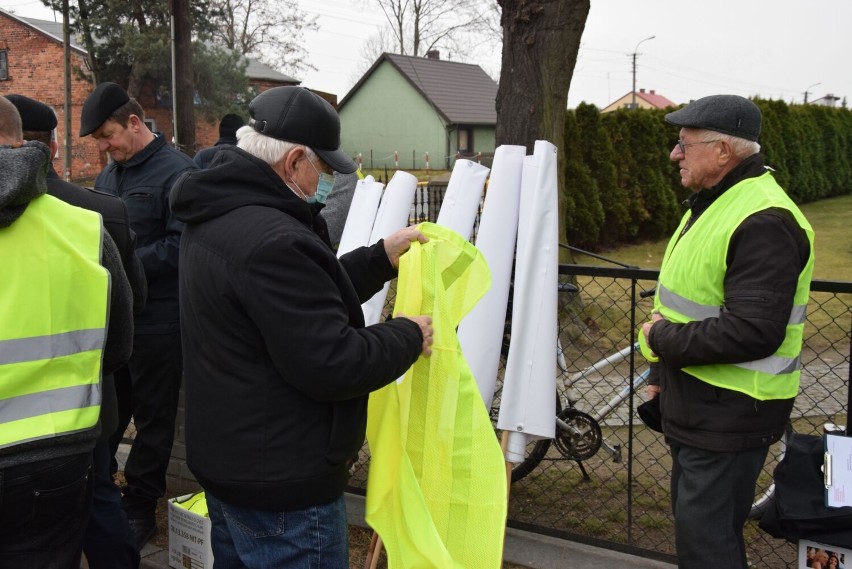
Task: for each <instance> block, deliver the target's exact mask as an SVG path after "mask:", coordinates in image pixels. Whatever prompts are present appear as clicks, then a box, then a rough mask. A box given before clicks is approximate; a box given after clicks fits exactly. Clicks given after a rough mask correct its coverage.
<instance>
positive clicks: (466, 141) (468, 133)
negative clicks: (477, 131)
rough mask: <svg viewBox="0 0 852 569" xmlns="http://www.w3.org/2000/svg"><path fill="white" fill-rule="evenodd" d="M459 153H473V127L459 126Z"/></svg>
mask: <svg viewBox="0 0 852 569" xmlns="http://www.w3.org/2000/svg"><path fill="white" fill-rule="evenodd" d="M458 148H459V153H461V154H472V153H473V129H472V128H469V127H468V128H462V127H459V146H458Z"/></svg>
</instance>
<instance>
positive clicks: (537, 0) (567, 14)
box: [496, 0, 590, 241]
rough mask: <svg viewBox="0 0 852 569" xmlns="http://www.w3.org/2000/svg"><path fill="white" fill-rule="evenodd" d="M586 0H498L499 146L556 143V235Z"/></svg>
mask: <svg viewBox="0 0 852 569" xmlns="http://www.w3.org/2000/svg"><path fill="white" fill-rule="evenodd" d="M589 2H590V0H498V3H499V4H500V6H501V8H502V9H503V14H502V17H501V20H500V21H501V25H502V27H503V62H502V71H501V74H500V85H499V87H498V89H497V132H496V143H497V146H499V145H501V144H522V145H525V146H526V147H527V150H528V151H530V152H531V151H532V149H533V145H534V143H535V141H536V140H547V141H548V142H551V143H553V144H554V145H556V147H557V149H558V154H557V178H558V183H559V239H560V241H567V231H566V227H565V215H564V214H563V212H564V210H565V179H564V165H565V155H564V148H563V146H564V144H563V143H564V133H565V112H566V108H567V105H568V88H569V87H570V85H571V76H572V75H573V73H574V66H575V64H576V63H577V52H578V51H579V49H580V37H581V36H582V34H583V29H584V28H585V27H586V17H587V16H588V14H589Z"/></svg>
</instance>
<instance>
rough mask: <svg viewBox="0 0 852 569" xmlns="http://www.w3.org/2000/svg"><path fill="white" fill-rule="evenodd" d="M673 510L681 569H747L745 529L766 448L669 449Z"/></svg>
mask: <svg viewBox="0 0 852 569" xmlns="http://www.w3.org/2000/svg"><path fill="white" fill-rule="evenodd" d="M671 449H672V486H671V489H672V510H673V512H674V517H675V547H676V548H677V560H678V567H680V568H681V569H717V568H718V567H726V568H730V569H734V568H739V569H746V567H747V566H748V564H747V562H746V551H745V543H744V542H743V526H745V522H746V519H747V518H748V514H749V511H751V504H752V502H753V501H754V486H755V484H756V483H757V477H758V476H759V475H760V471H761V469H762V468H763V463H764V461H765V460H766V455H767V453H768V451H769V447H761V448H758V449H754V450H747V451H742V452H712V451H708V450H703V449H700V448H696V447H690V446H686V445H677V444H673V445H672V446H671Z"/></svg>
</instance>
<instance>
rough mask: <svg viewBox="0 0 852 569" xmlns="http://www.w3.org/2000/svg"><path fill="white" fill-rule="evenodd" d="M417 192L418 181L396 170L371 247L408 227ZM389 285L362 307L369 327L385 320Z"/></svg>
mask: <svg viewBox="0 0 852 569" xmlns="http://www.w3.org/2000/svg"><path fill="white" fill-rule="evenodd" d="M416 189H417V178H416V177H414V176H412V175H411V174H409V173H408V172H403V171H401V170H397V171H396V173H395V174H394V175H393V178H391V180H390V182H388V187H387V188H386V189H385V193H384V195H383V196H382V202H381V204H379V211H378V213H377V214H376V221H375V223H374V224H373V231H372V233H371V234H370V241H369V243H368V244H369V245H372V244H373V243H375V242H377V241H378V240H379V239H384V238H385V237H387V236H388V235H390V234H392V233H394V232H395V231H398V230H400V229H402V228H404V227H407V226H408V217H409V215H410V213H411V206H412V204H413V203H414V191H415V190H416ZM389 287H390V284H389V283H385V286H384V288H382V290H380V291H379V292H377V293H376V294H375V295H373V297H372V298H371V299H370V300H368V301H367V302H365V303H364V304H362V305H361V309H362V310H363V311H364V322H365V323H366V324H367V326H369V325H371V324H376V323H378V322H379V320H380V319H381V317H382V309H383V308H384V307H385V299H386V298H387V296H388V288H389Z"/></svg>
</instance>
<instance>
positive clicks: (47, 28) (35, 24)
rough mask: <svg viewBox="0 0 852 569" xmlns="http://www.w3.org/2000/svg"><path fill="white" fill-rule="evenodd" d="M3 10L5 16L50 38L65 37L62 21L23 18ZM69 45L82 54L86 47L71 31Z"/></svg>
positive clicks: (58, 40)
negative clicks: (15, 19)
mask: <svg viewBox="0 0 852 569" xmlns="http://www.w3.org/2000/svg"><path fill="white" fill-rule="evenodd" d="M0 11H2V12H4V13H5V14H6V15H7V16H11V17H13V18H17V19H18V20H20V21H22V22H24V23H25V24H27V25H29V26H30V27H31V28H34V29H35V30H37V31H39V32H41V33H43V34H45V35H46V36H48V37H50V38H51V39H54V40H56V41H57V42H59V43H62V42H63V41H64V40H63V38H64V37H65V33H64V32H63V31H62V22H51V21H50V20H37V19H35V18H24V17H22V16H16V15H15V14H12V13H9V12H6V11H5V10H0ZM71 47H72V48H73V49H75V50H77V51H79V52H80V53H82V54H85V53H86V49H85V48H84V47H83V46H82V45H80V43H79V42H78V38H77V36H76V35H75V34H74V33H73V32H72V33H71Z"/></svg>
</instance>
